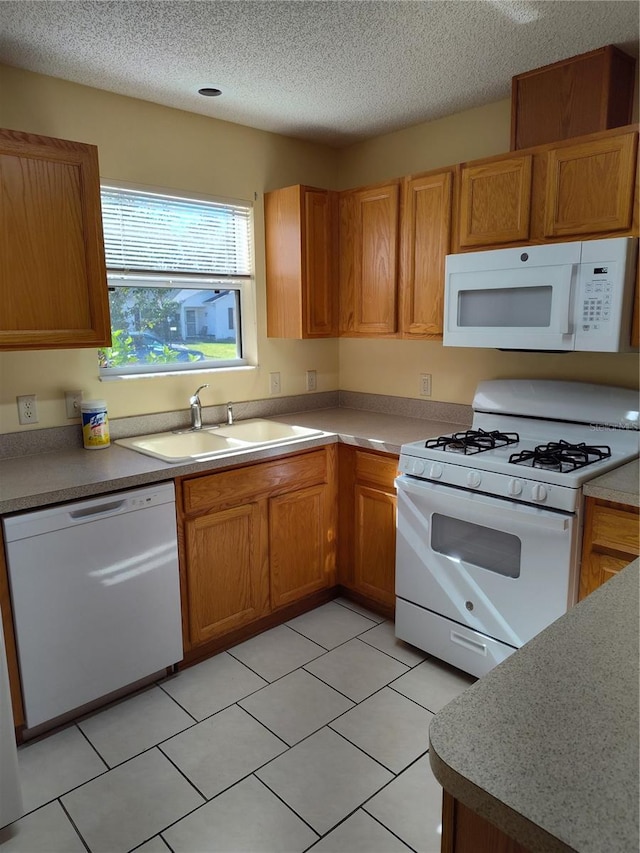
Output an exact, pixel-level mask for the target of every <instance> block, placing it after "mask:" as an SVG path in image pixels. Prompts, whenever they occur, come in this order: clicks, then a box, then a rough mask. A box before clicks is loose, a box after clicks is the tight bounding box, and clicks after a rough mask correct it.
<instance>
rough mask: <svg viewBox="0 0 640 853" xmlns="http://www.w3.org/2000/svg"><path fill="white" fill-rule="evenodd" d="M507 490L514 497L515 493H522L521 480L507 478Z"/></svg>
mask: <svg viewBox="0 0 640 853" xmlns="http://www.w3.org/2000/svg"><path fill="white" fill-rule="evenodd" d="M507 492H508V493H509V494H510V495H512V496H513V497H516V496H517V495H521V494H522V480H515V479H514V480H509V485H508V486H507Z"/></svg>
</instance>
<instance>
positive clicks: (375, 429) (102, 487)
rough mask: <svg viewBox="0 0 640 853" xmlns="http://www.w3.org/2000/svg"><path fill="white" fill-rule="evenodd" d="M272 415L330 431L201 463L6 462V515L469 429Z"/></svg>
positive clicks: (62, 456) (2, 482)
mask: <svg viewBox="0 0 640 853" xmlns="http://www.w3.org/2000/svg"><path fill="white" fill-rule="evenodd" d="M272 420H277V421H283V422H285V423H290V424H297V425H299V426H307V427H313V428H315V429H320V430H322V431H323V432H322V434H320V435H318V436H312V437H311V438H309V439H306V440H304V441H296V442H293V443H282V444H278V445H269V446H263V447H259V448H255V449H254V450H243V451H238V452H235V453H231V454H228V455H225V456H223V457H217V458H215V459H208V460H203V461H199V462H174V463H170V462H163V461H162V460H160V459H154V458H152V457H150V456H143V455H142V454H141V453H137V452H136V451H134V450H128V449H127V448H124V447H119V446H118V445H114V444H112V445H111V446H110V447H106V448H103V449H100V450H84V449H83V448H82V447H77V448H69V449H65V450H57V451H55V452H45V453H34V454H31V455H29V456H15V457H11V458H8V459H3V460H1V461H0V514H2V515H4V514H7V513H10V512H16V511H19V510H25V509H33V508H37V507H42V506H47V505H50V504H54V503H60V502H63V501H70V500H77V499H78V498H83V497H90V496H92V495H98V494H102V493H106V492H110V491H115V490H119V489H127V488H133V487H135V486H141V485H144V484H147V483H158V482H161V481H163V480H171V479H173V478H174V477H178V476H184V475H191V474H202V473H204V472H206V471H216V470H219V469H221V468H228V467H229V466H231V465H243V464H247V463H250V462H256V461H261V460H267V459H272V458H274V457H276V456H281V455H283V454H286V453H295V452H297V451H302V450H308V449H310V448H313V447H320V446H322V445H325V444H328V443H333V442H336V441H342V442H344V443H346V444H351V445H355V446H358V447H362V448H363V449H365V450H379V451H382V452H385V453H395V454H399V453H400V446H401V445H402V444H404V443H406V442H409V441H418V440H419V439H426V438H431V437H433V436H437V435H442V434H443V433H450V432H455V431H457V430H460V429H464V428H465V427H464V426H463V425H461V424H459V423H450V422H446V421H432V420H425V419H423V418H409V417H401V416H396V415H390V414H381V413H378V412H371V411H366V410H360V409H347V408H333V409H314V410H310V411H306V412H296V413H294V414H291V415H280V416H278V417H276V418H272Z"/></svg>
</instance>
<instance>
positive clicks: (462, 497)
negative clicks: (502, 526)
mask: <svg viewBox="0 0 640 853" xmlns="http://www.w3.org/2000/svg"><path fill="white" fill-rule="evenodd" d="M395 485H396V489H397V490H398V492H401V491H404V492H407V493H408V494H411V495H415V496H416V497H422V498H426V497H427V496H428V495H430V494H431V495H433V496H437V497H435V498H434V501H432V505H431V506H430V507H429V509H431V510H433V511H434V512H453V513H454V514H455V515H457V516H458V517H460V512H459V511H458V512H456V509H458V510H459V507H460V506H461V505H462V504H464V503H467V504H468V505H469V506H471V507H475V508H476V509H478V510H481V511H482V510H488V509H491V510H494V511H495V510H498V511H499V514H500V518H501V519H503V518H508V519H511V520H512V521H514V522H515V523H516V524H527V525H532V526H534V527H537V528H545V529H546V530H556V531H560V532H561V531H563V530H568V529H569V526H570V522H571V521H572V520H573V517H572V516H565V515H562V514H560V513H555V512H551V511H550V510H548V509H543V508H542V507H534V506H531V505H530V504H527V505H519V504H515V505H511V504H510V503H509V501H507V500H504V499H502V498H494V497H491V496H490V495H483V494H481V493H480V492H465V491H463V490H459V489H453V488H451V487H449V486H446V485H444V484H442V483H431V482H429V481H427V480H414V479H413V478H412V477H407V475H406V474H401V475H400V476H399V477H397V478H396V481H395ZM436 504H437V505H436ZM513 506H522V508H521V509H514V508H513ZM474 521H476V519H474ZM484 521H485V524H489V523H490V519H489V518H488V517H487V518H486V519H484ZM476 523H479V521H476Z"/></svg>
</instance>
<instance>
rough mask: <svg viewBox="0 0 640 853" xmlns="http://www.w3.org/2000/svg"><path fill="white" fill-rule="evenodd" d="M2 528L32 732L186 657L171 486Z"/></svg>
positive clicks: (17, 518)
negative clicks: (184, 654)
mask: <svg viewBox="0 0 640 853" xmlns="http://www.w3.org/2000/svg"><path fill="white" fill-rule="evenodd" d="M3 525H4V532H5V542H6V548H7V562H8V569H9V581H10V586H11V598H12V602H13V614H14V625H15V631H16V640H17V646H18V659H19V666H20V676H21V680H22V691H23V698H24V709H25V716H26V725H27V728H33V727H34V726H38V725H40V724H41V723H44V722H47V721H49V720H52V719H54V718H56V717H58V716H60V715H61V714H66V713H67V712H69V711H71V710H74V709H76V708H79V707H81V706H83V705H85V704H87V703H89V702H92V701H93V700H95V699H98V698H100V697H102V696H105V695H107V694H108V693H111V692H112V691H115V690H118V689H120V688H122V687H125V686H127V685H130V684H133V683H134V682H136V681H138V680H140V679H142V678H145V677H146V676H149V675H152V674H154V673H156V672H158V671H160V670H162V669H164V668H166V667H168V666H171V665H172V664H174V663H176V662H178V661H180V660H181V659H182V655H183V650H182V626H181V615H180V585H179V577H178V553H177V535H176V514H175V492H174V487H173V483H161V484H159V485H154V486H149V487H145V488H140V489H134V490H131V491H126V492H119V493H112V494H109V495H104V496H102V497H99V498H92V499H89V500H85V501H80V502H77V503H69V504H64V505H60V506H55V507H51V508H48V509H43V510H39V511H36V512H25V513H20V514H17V515H13V516H9V517H7V518H5V519H3Z"/></svg>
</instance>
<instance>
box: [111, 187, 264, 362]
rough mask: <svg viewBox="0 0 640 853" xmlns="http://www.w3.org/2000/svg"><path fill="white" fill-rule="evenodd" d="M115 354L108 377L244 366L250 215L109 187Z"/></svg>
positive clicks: (231, 205)
mask: <svg viewBox="0 0 640 853" xmlns="http://www.w3.org/2000/svg"><path fill="white" fill-rule="evenodd" d="M101 195H102V219H103V229H104V243H105V256H106V263H107V278H108V282H109V304H110V309H111V331H112V346H111V347H104V348H103V349H101V350H99V362H100V373H101V375H102V377H103V378H106V377H109V376H120V375H131V374H146V373H166V372H169V371H170V372H174V371H176V370H178V371H179V370H194V369H195V370H202V369H206V370H208V369H211V368H219V367H228V366H235V365H239V364H244V363H245V362H244V359H243V355H242V304H243V297H244V296H245V295H246V289H247V287H249V286H251V285H252V282H253V255H252V236H253V233H252V214H253V210H252V206H251V205H250V204H249V203H244V202H242V203H241V202H224V203H223V202H219V201H209V200H202V199H196V198H193V199H190V198H184V197H179V196H171V195H164V194H160V193H155V192H144V191H138V190H133V189H125V188H120V187H114V186H103V187H102V192H101Z"/></svg>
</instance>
